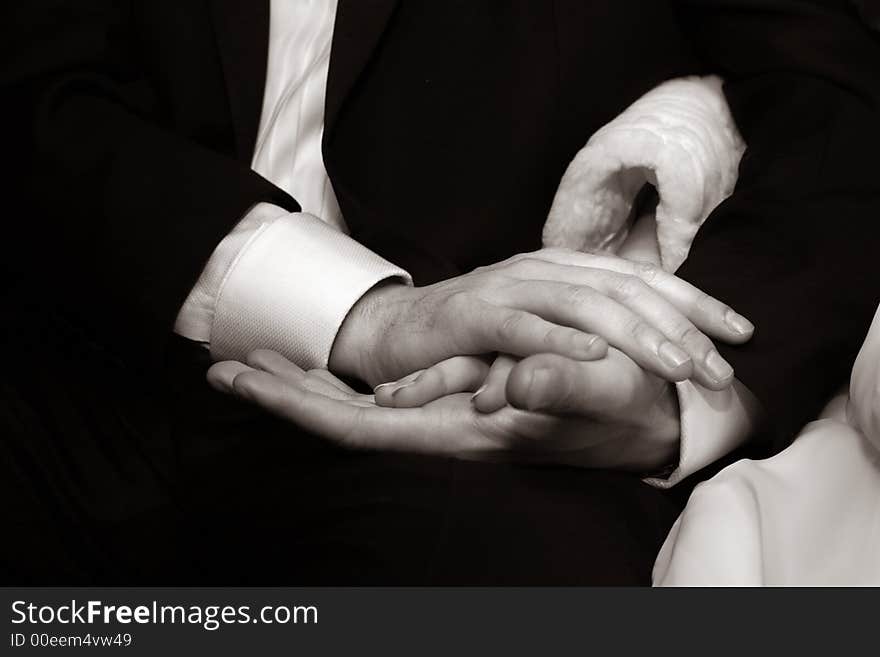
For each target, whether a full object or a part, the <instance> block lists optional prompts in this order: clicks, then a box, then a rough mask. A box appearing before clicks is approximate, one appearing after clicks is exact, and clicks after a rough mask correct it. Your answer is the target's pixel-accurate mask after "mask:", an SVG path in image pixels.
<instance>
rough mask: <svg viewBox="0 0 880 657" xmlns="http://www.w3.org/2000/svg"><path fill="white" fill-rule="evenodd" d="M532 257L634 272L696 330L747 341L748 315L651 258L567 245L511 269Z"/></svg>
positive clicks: (750, 326) (731, 340) (749, 334)
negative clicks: (579, 249)
mask: <svg viewBox="0 0 880 657" xmlns="http://www.w3.org/2000/svg"><path fill="white" fill-rule="evenodd" d="M533 260H545V261H547V262H555V263H557V264H564V265H573V266H578V267H592V268H598V269H606V270H608V271H615V272H617V273H620V274H627V275H629V276H636V277H638V278H640V279H641V280H642V281H644V282H645V283H647V284H648V285H650V286H651V287H652V288H654V289H655V290H656V291H657V292H659V293H660V294H662V295H663V296H664V297H665V298H666V299H668V300H669V301H670V302H671V303H672V304H674V305H675V306H676V307H677V308H678V309H679V310H680V311H681V312H682V313H683V314H684V315H685V316H686V317H687V318H688V319H690V320H691V321H692V322H693V323H694V324H695V325H696V326H697V327H699V328H700V330H702V331H705V332H706V333H707V334H708V335H710V336H711V337H714V338H718V339H720V340H724V341H725V342H729V343H731V344H741V343H743V342H747V341H748V340H749V339H750V338H751V337H752V335H753V333H754V331H755V327H754V325H753V324H752V323H751V322H750V321H749V320H748V319H746V318H745V317H743V316H742V315H740V314H739V313H737V312H736V311H735V310H733V309H732V308H731V307H730V306H728V305H727V304H725V303H722V302H721V301H719V300H718V299H716V298H715V297H713V296H711V295H709V294H706V293H705V292H703V291H702V290H700V289H699V288H697V287H695V286H693V285H691V284H690V283H688V282H687V281H685V280H683V279H681V278H679V277H677V276H675V275H674V274H670V273H669V272H667V271H664V270H663V268H662V267H659V266H658V265H656V264H654V263H651V262H633V261H630V260H626V259H624V258H619V257H615V256H606V255H593V254H587V253H578V252H577V251H570V250H568V249H543V250H541V251H537V252H535V253H533V254H530V257H528V258H523V259H521V260H519V261H517V262H516V263H515V265H512V266H511V271H514V270H515V268H519V267H523V266H526V267H527V266H528V262H529V261H533Z"/></svg>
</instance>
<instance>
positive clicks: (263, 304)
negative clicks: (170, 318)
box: [175, 203, 412, 369]
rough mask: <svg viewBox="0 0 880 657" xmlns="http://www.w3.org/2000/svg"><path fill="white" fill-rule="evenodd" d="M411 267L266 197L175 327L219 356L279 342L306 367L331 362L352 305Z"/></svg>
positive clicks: (212, 263)
mask: <svg viewBox="0 0 880 657" xmlns="http://www.w3.org/2000/svg"><path fill="white" fill-rule="evenodd" d="M392 277H398V278H400V279H401V280H402V281H403V282H406V283H411V282H412V280H411V278H410V276H409V274H408V273H407V272H405V271H404V270H402V269H400V268H399V267H396V266H394V265H393V264H391V263H390V262H388V261H386V260H384V259H383V258H381V257H380V256H378V255H376V254H375V253H373V252H372V251H370V250H369V249H367V248H366V247H364V246H362V245H361V244H359V243H358V242H357V241H355V240H354V239H352V238H351V237H349V236H348V235H346V234H345V233H343V232H341V231H339V230H337V229H335V228H333V227H331V226H328V225H327V224H325V223H324V222H323V221H321V220H320V219H318V218H316V217H314V216H312V215H309V214H306V213H288V212H287V211H286V210H283V209H282V208H279V207H277V206H274V205H270V204H268V203H260V204H258V205H256V206H254V208H252V209H251V211H250V212H248V214H247V215H246V216H245V217H244V218H243V219H242V220H241V222H239V224H238V225H237V226H236V227H235V228H234V229H233V230H232V232H230V233H229V234H228V235H227V236H226V237H225V238H224V239H223V240H222V241H221V242H220V244H219V245H218V246H217V248H216V250H215V251H214V253H213V254H212V256H211V258H210V260H209V261H208V264H207V265H206V267H205V269H204V270H203V272H202V275H201V277H200V278H199V280H198V282H197V283H196V285H195V287H194V288H193V290H192V292H191V293H190V295H189V296H188V297H187V299H186V301H185V302H184V304H183V307H182V308H181V310H180V313H179V314H178V317H177V322H176V324H175V331H176V332H177V333H179V334H180V335H182V336H184V337H186V338H189V339H191V340H196V341H200V342H204V343H207V344H208V345H209V347H210V350H211V355H212V357H213V358H214V359H216V360H221V359H243V358H244V357H245V356H246V355H247V354H248V352H250V351H252V350H253V349H258V348H264V349H273V350H275V351H278V352H279V353H281V354H283V355H284V356H285V357H287V358H288V359H290V360H292V361H293V362H294V363H296V364H297V365H299V366H300V367H303V368H305V369H309V368H314V367H327V362H328V360H329V357H330V350H331V348H332V346H333V341H334V339H335V338H336V333H337V332H338V331H339V328H340V326H341V325H342V322H343V320H344V319H345V317H346V315H347V314H348V312H349V310H350V309H351V307H352V306H353V305H354V304H355V303H356V302H357V301H358V299H360V298H361V297H362V296H363V295H364V293H365V292H367V291H368V290H369V289H370V288H372V287H373V286H375V285H376V284H377V283H379V282H380V281H383V280H386V279H388V278H392Z"/></svg>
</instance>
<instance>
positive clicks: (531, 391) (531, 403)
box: [526, 367, 553, 411]
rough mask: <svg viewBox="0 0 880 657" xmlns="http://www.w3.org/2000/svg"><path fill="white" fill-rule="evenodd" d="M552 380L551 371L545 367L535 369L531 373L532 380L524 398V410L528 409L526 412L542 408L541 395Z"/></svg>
mask: <svg viewBox="0 0 880 657" xmlns="http://www.w3.org/2000/svg"><path fill="white" fill-rule="evenodd" d="M552 378H553V370H550V369H548V368H546V367H542V368H539V369H536V370H535V371H534V372H532V378H531V380H530V381H529V388H528V395H527V397H526V399H527V400H528V403H527V404H526V408H528V410H530V411H537V410H539V409H540V408H541V407H542V406H544V404H543V402H544V399H543V394H544V392H545V391H546V390H547V387H548V386H549V385H550V382H551V381H552Z"/></svg>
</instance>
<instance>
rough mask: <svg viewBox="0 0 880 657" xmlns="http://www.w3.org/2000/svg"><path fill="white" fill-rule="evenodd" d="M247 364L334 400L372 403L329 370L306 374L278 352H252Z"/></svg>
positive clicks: (264, 350)
mask: <svg viewBox="0 0 880 657" xmlns="http://www.w3.org/2000/svg"><path fill="white" fill-rule="evenodd" d="M247 363H248V365H250V366H251V367H253V368H254V369H258V370H263V371H265V372H270V373H272V374H275V375H276V376H278V377H280V378H281V379H283V380H284V381H286V382H288V383H297V384H299V385H302V386H304V387H306V388H308V389H309V390H313V391H314V392H318V393H320V394H322V395H327V396H328V397H333V398H334V399H342V400H360V401H366V400H370V401H372V400H371V397H370V396H369V395H361V394H358V393H357V392H355V391H354V390H352V389H351V388H350V387H348V386H347V385H345V384H344V383H343V382H342V381H340V380H339V379H337V378H336V377H335V376H333V375H332V374H331V373H330V372H328V371H327V370H325V369H320V368H316V369H312V370H309V371H308V372H306V371H304V370H303V369H302V368H300V367H299V366H298V365H296V364H295V363H293V362H291V361H289V360H287V358H285V357H284V356H282V355H281V354H279V353H278V352H276V351H271V350H269V349H257V350H255V351H252V352H251V353H250V354H248V356H247Z"/></svg>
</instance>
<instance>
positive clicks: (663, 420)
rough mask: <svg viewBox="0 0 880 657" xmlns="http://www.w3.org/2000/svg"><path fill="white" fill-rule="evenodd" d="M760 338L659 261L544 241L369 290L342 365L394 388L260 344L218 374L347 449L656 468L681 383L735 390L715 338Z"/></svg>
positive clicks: (345, 331) (221, 383) (337, 356)
mask: <svg viewBox="0 0 880 657" xmlns="http://www.w3.org/2000/svg"><path fill="white" fill-rule="evenodd" d="M752 331H753V327H752V325H751V324H750V323H749V322H748V320H746V319H745V318H744V317H742V316H740V315H738V314H737V313H736V312H734V311H733V310H732V309H730V308H729V307H727V306H726V305H724V304H723V303H721V302H720V301H718V300H716V299H714V298H712V297H711V296H709V295H707V294H704V293H703V292H701V291H700V290H698V289H697V288H695V287H693V286H692V285H690V284H688V283H686V282H685V281H683V280H681V279H679V278H677V277H675V276H673V275H671V274H668V273H666V272H664V271H663V270H662V269H660V268H659V267H657V266H655V265H652V264H647V263H635V262H631V261H628V260H625V259H623V258H619V257H615V256H605V255H603V256H598V255H589V254H583V253H578V252H573V251H568V250H563V249H543V250H541V251H537V252H535V253H530V254H524V255H519V256H515V257H513V258H510V259H508V260H505V261H504V262H501V263H498V264H496V265H492V266H490V267H484V268H480V269H477V270H475V271H474V272H471V273H469V274H466V275H464V276H460V277H457V278H454V279H450V280H448V281H443V282H441V283H437V284H435V285H430V286H425V287H419V288H413V287H409V286H404V285H396V284H386V285H381V286H378V287H377V288H375V289H374V290H372V291H370V292H369V293H368V294H366V295H365V296H364V297H363V298H362V299H361V300H360V301H359V302H358V304H356V305H355V307H354V308H353V309H352V311H351V312H350V313H349V316H348V317H347V318H346V320H345V322H344V323H343V326H342V328H341V329H340V331H339V334H338V335H337V339H336V342H335V343H334V347H333V351H332V353H331V357H330V370H332V371H333V372H335V373H337V374H340V375H345V376H350V377H356V378H359V379H361V380H363V381H366V382H368V383H370V384H371V385H376V384H382V383H386V385H379V386H378V387H377V389H376V393H375V395H363V394H359V393H357V392H355V391H354V390H352V389H351V388H350V387H348V386H347V385H345V384H344V383H343V382H342V381H341V380H340V379H338V378H337V377H336V376H334V374H331V373H330V371H328V370H312V371H309V372H304V371H303V370H301V369H300V368H298V367H297V366H296V365H294V364H293V363H290V362H289V361H287V360H286V359H285V358H283V357H282V356H281V355H279V354H276V353H274V352H268V351H264V350H258V351H255V352H253V353H252V354H251V355H250V356H249V357H248V359H247V362H246V363H238V362H234V361H226V362H223V363H218V364H215V365H214V366H213V367H212V368H211V370H210V371H209V374H208V379H209V381H210V382H211V383H212V385H214V386H215V387H218V388H220V389H222V390H225V391H227V392H232V393H234V394H237V395H239V396H241V397H243V398H246V399H248V400H251V401H253V402H254V403H256V404H258V405H260V406H262V407H264V408H266V409H267V410H269V411H271V412H273V413H276V414H278V415H280V416H282V417H284V418H286V419H289V420H290V421H292V422H294V423H295V424H298V425H300V426H302V427H303V428H305V429H307V430H309V431H311V432H313V433H316V434H318V435H321V436H323V437H325V438H328V439H330V440H332V441H334V442H337V443H339V444H342V445H345V446H347V447H352V448H362V449H388V450H400V451H408V452H425V453H435V454H448V455H455V456H458V457H466V458H508V459H511V458H512V459H518V460H528V461H535V462H553V463H566V464H571V465H581V466H589V467H609V468H623V469H633V470H638V471H648V470H651V469H654V468H656V467H659V466H661V465H663V464H665V463H667V462H668V461H669V460H670V459H671V458H673V457H674V454H675V451H676V448H677V441H678V408H677V402H676V397H675V394H674V390H673V389H672V386H671V385H670V382H674V381H682V380H685V379H688V378H692V379H694V380H695V381H697V382H699V383H701V384H702V385H704V386H706V387H708V388H711V389H715V390H719V389H723V388H725V387H727V386H729V385H730V384H731V383H732V382H733V369H732V368H731V367H730V365H729V364H727V363H726V361H724V359H723V358H721V356H720V355H719V354H718V352H717V350H716V349H715V347H714V345H713V343H712V340H711V339H710V338H717V339H721V340H724V341H726V342H730V343H739V342H744V341H746V340H748V339H749V338H750V337H751V334H752ZM495 354H502V355H501V356H499V357H498V358H497V359H495V360H494V363H493V364H492V365H491V366H490V365H489V361H490V360H491V359H492V358H494V355H495ZM520 358H521V359H522V360H520ZM389 382H390V383H389ZM474 390H477V394H476V395H474V396H473V401H472V395H471V394H470V392H471V391H474Z"/></svg>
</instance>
